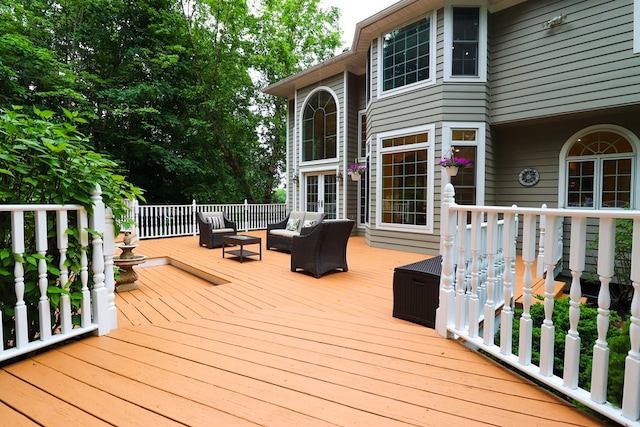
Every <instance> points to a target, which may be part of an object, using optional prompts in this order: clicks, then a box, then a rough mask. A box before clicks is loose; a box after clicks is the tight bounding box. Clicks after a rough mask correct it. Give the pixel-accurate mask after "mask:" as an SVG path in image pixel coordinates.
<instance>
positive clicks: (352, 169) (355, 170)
mask: <svg viewBox="0 0 640 427" xmlns="http://www.w3.org/2000/svg"><path fill="white" fill-rule="evenodd" d="M366 170H367V167H366V166H360V165H359V164H357V163H354V164H352V165H349V167H348V168H347V175H354V174H358V175H362V174H363V173H365V172H366Z"/></svg>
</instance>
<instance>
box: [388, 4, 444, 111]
mask: <svg viewBox="0 0 640 427" xmlns="http://www.w3.org/2000/svg"><path fill="white" fill-rule="evenodd" d="M427 17H429V21H430V22H429V30H430V31H431V35H430V36H429V78H428V79H427V80H422V81H419V82H416V83H412V84H410V85H405V86H402V87H399V88H396V89H391V90H387V91H384V90H382V88H383V74H384V70H383V69H384V58H383V46H384V40H383V37H384V34H388V33H389V32H390V31H387V32H385V33H384V34H381V35H380V37H378V64H377V65H378V67H377V68H378V79H377V80H378V84H377V86H378V87H377V89H378V90H377V94H378V98H379V99H382V98H386V97H389V96H396V95H399V94H402V93H406V92H411V91H414V90H416V89H422V88H424V87H427V86H433V85H435V84H436V71H437V70H436V56H437V55H438V52H437V43H436V41H437V40H436V38H437V34H438V33H437V27H438V16H437V13H436V11H435V10H434V11H433V12H431V13H430V14H426V15H424V16H423V17H421V18H420V19H424V18H427ZM420 19H417V20H416V21H419V20H420ZM416 21H412V22H416ZM412 22H409V23H408V24H404V25H403V26H402V28H404V27H406V26H407V25H410V24H411V23H412Z"/></svg>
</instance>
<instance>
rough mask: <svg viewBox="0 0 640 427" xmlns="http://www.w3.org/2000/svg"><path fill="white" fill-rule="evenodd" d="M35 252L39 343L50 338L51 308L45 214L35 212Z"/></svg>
mask: <svg viewBox="0 0 640 427" xmlns="http://www.w3.org/2000/svg"><path fill="white" fill-rule="evenodd" d="M36 252H38V255H40V259H39V260H38V290H39V291H40V298H39V300H38V314H39V319H40V341H46V340H48V339H49V338H51V307H50V305H49V298H48V297H47V288H48V287H49V281H48V279H47V261H46V259H45V256H46V255H47V212H46V211H37V212H36Z"/></svg>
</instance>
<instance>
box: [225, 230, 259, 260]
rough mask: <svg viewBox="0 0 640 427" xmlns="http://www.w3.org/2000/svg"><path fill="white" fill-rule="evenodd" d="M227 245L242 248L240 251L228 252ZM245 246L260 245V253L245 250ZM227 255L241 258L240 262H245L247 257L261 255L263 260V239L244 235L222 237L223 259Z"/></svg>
mask: <svg viewBox="0 0 640 427" xmlns="http://www.w3.org/2000/svg"><path fill="white" fill-rule="evenodd" d="M227 245H234V246H240V249H232V250H227V249H226V247H227ZM245 245H258V247H259V248H260V249H259V252H253V251H250V250H247V249H245V248H244V246H245ZM225 254H231V255H234V256H236V257H238V258H240V262H243V261H244V258H245V257H248V256H255V255H260V260H262V238H260V237H256V236H246V235H244V234H238V235H235V236H223V237H222V258H224V255H225Z"/></svg>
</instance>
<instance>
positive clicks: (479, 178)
mask: <svg viewBox="0 0 640 427" xmlns="http://www.w3.org/2000/svg"><path fill="white" fill-rule="evenodd" d="M459 129H463V130H467V129H468V130H475V131H476V140H475V141H455V143H454V142H453V141H452V140H451V135H452V133H453V131H454V130H459ZM486 135H487V125H486V123H483V122H443V123H442V155H443V156H444V155H445V154H446V153H448V152H449V150H450V149H451V147H452V146H453V145H455V146H456V147H476V164H475V169H476V205H478V206H483V205H484V196H485V188H484V187H485V175H486V164H487V160H486V139H487V137H486ZM440 169H441V171H440V173H441V183H442V188H441V193H443V192H444V186H445V185H447V184H448V183H449V177H448V176H447V173H446V171H445V170H444V168H442V167H441V168H440Z"/></svg>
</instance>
